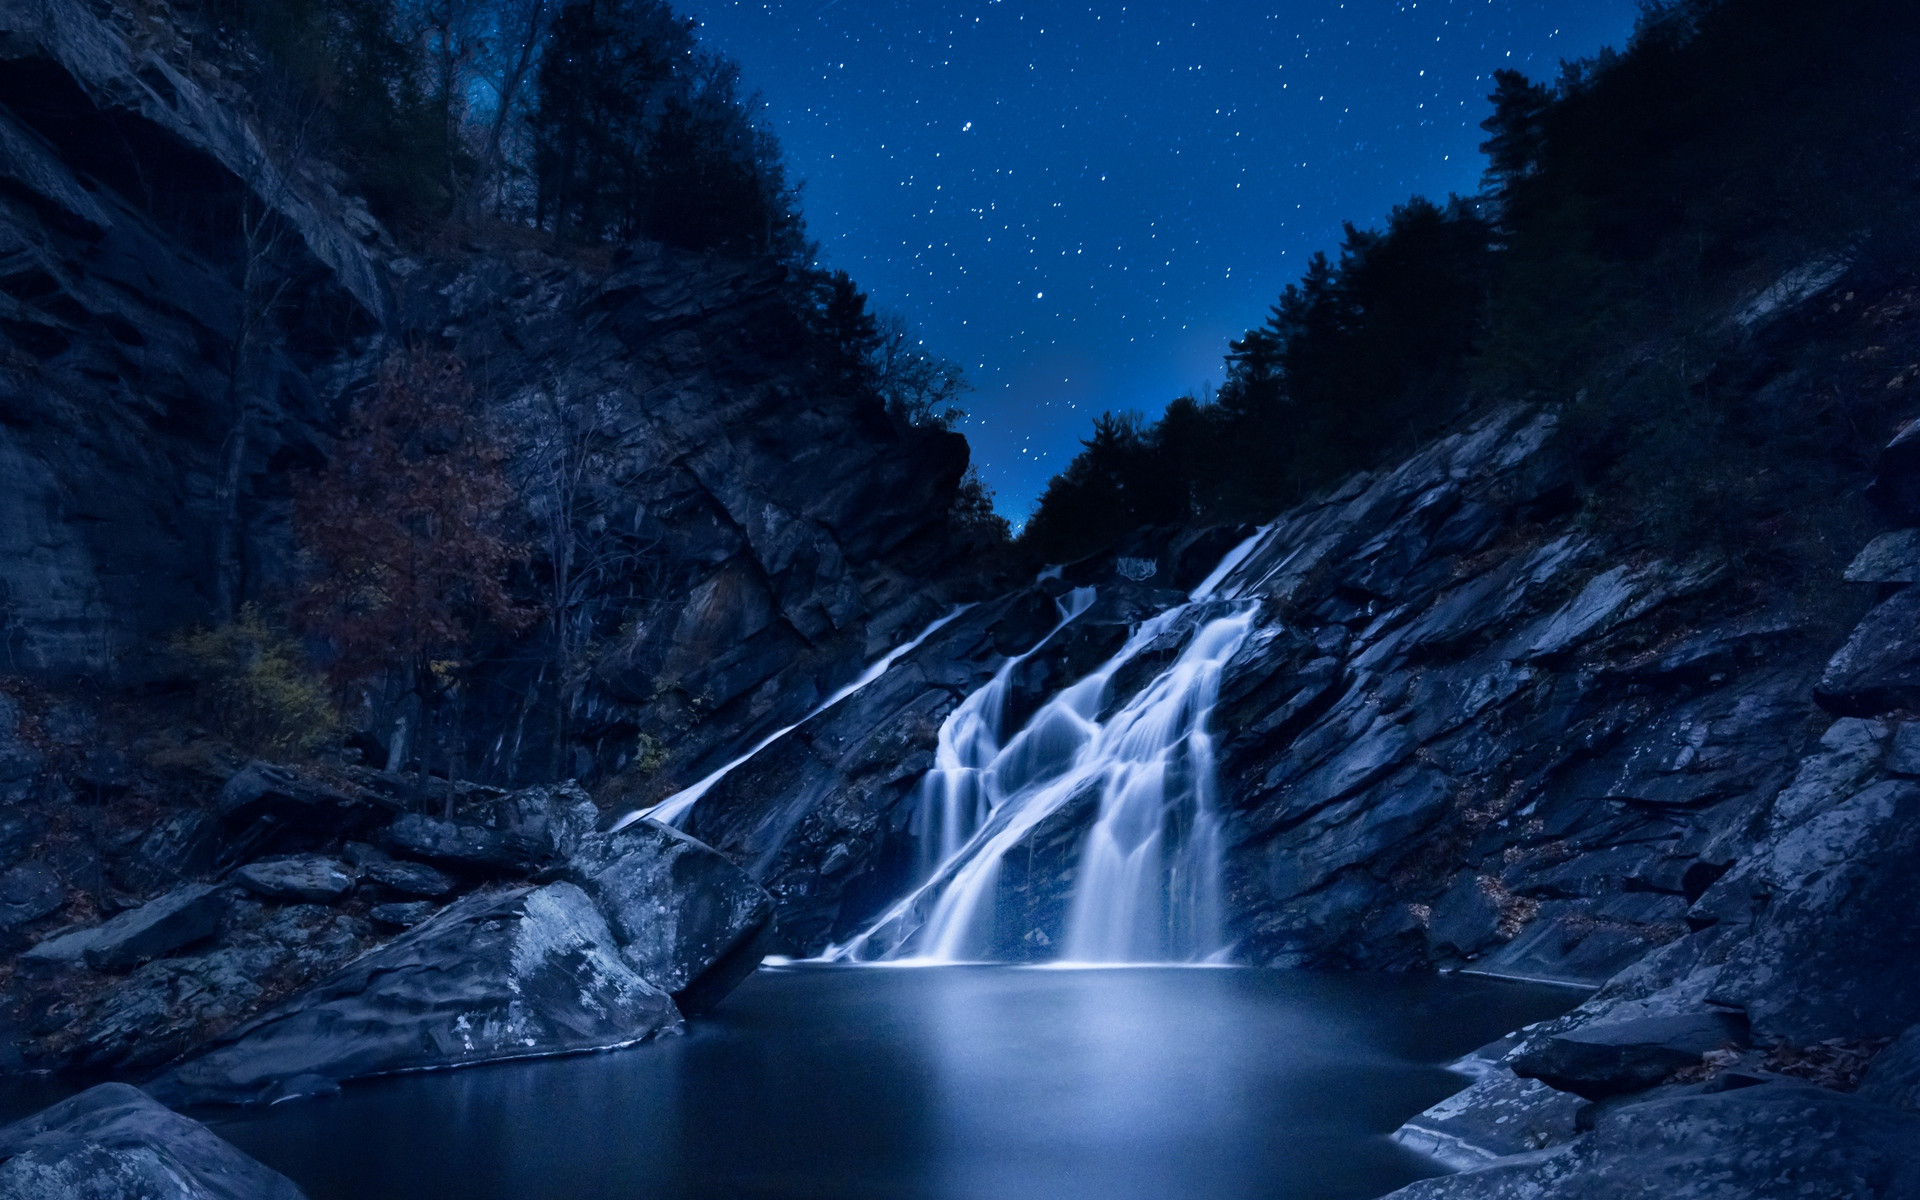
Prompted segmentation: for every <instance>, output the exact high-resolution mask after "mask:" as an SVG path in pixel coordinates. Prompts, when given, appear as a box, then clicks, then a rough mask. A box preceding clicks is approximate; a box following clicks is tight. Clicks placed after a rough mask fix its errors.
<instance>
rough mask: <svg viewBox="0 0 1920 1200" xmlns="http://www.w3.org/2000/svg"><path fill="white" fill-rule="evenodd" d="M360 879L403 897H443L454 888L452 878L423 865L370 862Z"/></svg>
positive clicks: (364, 867)
mask: <svg viewBox="0 0 1920 1200" xmlns="http://www.w3.org/2000/svg"><path fill="white" fill-rule="evenodd" d="M361 878H363V879H365V880H367V881H368V882H369V883H376V884H379V885H380V886H381V887H383V888H387V889H389V890H390V891H395V892H399V893H400V894H402V895H405V896H444V895H446V894H447V893H448V892H451V891H452V890H453V888H454V881H453V877H452V876H450V875H447V874H446V873H445V872H442V871H436V870H434V869H433V868H432V867H429V866H427V865H426V864H425V863H410V862H396V861H394V860H392V859H386V860H383V861H370V862H368V863H367V864H366V865H365V866H363V867H362V868H361Z"/></svg>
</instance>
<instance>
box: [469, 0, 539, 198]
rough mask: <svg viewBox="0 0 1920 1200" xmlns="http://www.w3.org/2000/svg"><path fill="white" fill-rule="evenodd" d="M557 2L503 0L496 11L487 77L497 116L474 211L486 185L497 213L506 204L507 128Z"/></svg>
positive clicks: (477, 180)
mask: <svg viewBox="0 0 1920 1200" xmlns="http://www.w3.org/2000/svg"><path fill="white" fill-rule="evenodd" d="M556 7H558V5H557V2H556V0H505V2H504V3H502V4H501V5H500V6H499V7H498V9H497V10H496V15H495V20H494V27H493V28H494V36H493V39H492V41H491V42H490V49H491V50H492V51H493V53H492V54H491V55H490V56H489V57H490V58H491V59H492V61H493V64H494V66H495V70H494V71H493V72H490V73H489V74H488V75H487V76H486V77H485V79H486V83H487V86H488V87H489V88H490V89H491V90H492V92H493V96H494V109H493V119H492V120H491V121H489V122H488V123H487V133H486V140H485V141H484V142H483V143H482V144H481V149H480V161H479V164H478V169H477V170H475V172H474V176H473V187H472V189H471V190H470V191H469V193H468V197H467V204H468V208H469V210H470V211H471V212H473V213H475V214H477V213H478V211H479V208H480V204H481V202H482V197H483V194H484V192H485V191H486V189H488V188H491V189H492V191H493V210H494V212H495V214H498V213H499V212H500V209H501V207H502V205H503V204H504V203H505V198H506V188H505V175H506V161H505V159H506V135H507V130H508V129H509V128H510V127H511V125H512V123H513V120H514V118H515V117H516V116H517V115H518V114H519V112H520V105H521V92H522V91H523V90H524V89H525V87H526V83H527V81H528V80H529V79H531V78H532V77H533V72H534V68H535V67H536V66H537V65H538V64H539V59H540V47H541V45H542V43H544V42H545V40H546V36H547V26H548V24H549V23H550V22H551V19H552V16H553V10H554V9H555V8H556Z"/></svg>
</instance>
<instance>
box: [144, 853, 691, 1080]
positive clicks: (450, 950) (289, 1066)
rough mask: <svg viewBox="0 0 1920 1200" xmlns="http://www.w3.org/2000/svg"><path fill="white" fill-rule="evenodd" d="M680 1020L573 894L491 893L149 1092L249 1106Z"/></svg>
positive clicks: (592, 1045)
mask: <svg viewBox="0 0 1920 1200" xmlns="http://www.w3.org/2000/svg"><path fill="white" fill-rule="evenodd" d="M679 1024H680V1015H679V1013H678V1012H677V1011H676V1010H675V1009H674V1006H673V1001H672V1000H670V999H669V998H668V997H667V995H666V993H665V992H663V991H661V990H660V989H658V988H655V987H654V986H652V985H651V984H649V983H648V982H647V981H646V980H644V979H642V978H641V977H640V976H639V975H637V974H635V973H634V971H633V970H632V969H631V968H630V967H628V966H627V965H626V963H625V962H623V961H622V960H621V957H620V954H619V948H618V945H617V943H616V942H615V940H614V937H613V935H612V934H611V933H610V932H609V931H608V929H607V924H606V920H605V918H604V917H602V916H601V915H600V912H599V910H598V909H596V908H595V907H594V905H593V902H592V901H591V900H590V899H588V898H587V896H586V894H585V893H584V892H582V891H581V890H580V889H579V888H577V887H575V886H573V885H572V884H568V883H554V884H549V885H547V886H546V887H543V888H525V887H522V888H509V889H506V890H504V891H493V890H485V891H481V892H477V893H475V894H473V895H471V896H467V897H465V898H463V899H461V900H459V901H456V902H455V903H454V904H452V905H450V906H449V907H448V908H447V909H446V910H445V911H443V912H441V913H440V914H439V915H437V916H435V917H433V918H432V919H430V920H428V921H426V922H425V923H423V924H421V925H419V926H417V927H415V928H414V929H412V930H410V931H409V932H407V933H405V934H403V935H401V936H400V937H398V938H395V939H394V940H393V941H391V942H389V943H387V944H386V945H384V946H382V947H380V948H379V949H378V950H375V951H373V952H372V953H370V954H367V955H364V956H362V957H361V958H359V959H357V960H355V961H354V962H353V963H352V964H350V965H349V966H347V967H346V968H344V969H342V970H341V971H339V972H337V973H336V974H334V975H332V976H330V977H329V978H327V979H326V980H323V981H322V982H321V983H319V984H318V985H317V986H315V987H313V988H311V989H309V990H308V991H306V992H304V993H302V994H301V995H300V996H298V997H297V998H295V999H294V1000H292V1001H290V1002H288V1003H287V1004H284V1005H281V1006H280V1007H278V1008H276V1009H274V1010H272V1011H270V1012H268V1013H266V1014H264V1015H263V1016H261V1017H259V1018H257V1019H256V1020H254V1021H251V1022H249V1023H247V1024H246V1025H243V1026H241V1027H240V1028H239V1029H237V1030H235V1031H234V1032H233V1033H232V1034H230V1035H228V1036H227V1037H225V1038H223V1039H221V1041H220V1042H219V1043H217V1044H216V1045H215V1046H214V1047H213V1048H212V1049H211V1050H208V1051H207V1052H206V1053H204V1054H201V1055H199V1056H197V1057H196V1058H194V1059H193V1060H192V1061H190V1062H188V1063H185V1064H183V1065H182V1066H180V1067H176V1068H175V1069H173V1070H172V1071H170V1072H168V1073H167V1074H166V1075H164V1076H162V1077H161V1079H160V1080H159V1081H158V1082H157V1083H156V1084H155V1085H154V1091H155V1093H156V1094H157V1095H159V1096H161V1097H162V1098H164V1099H166V1100H168V1101H169V1102H178V1101H187V1102H200V1103H207V1102H213V1103H244V1102H248V1101H253V1100H256V1099H259V1098H261V1097H262V1093H264V1092H265V1091H266V1089H268V1088H269V1087H272V1086H273V1085H275V1084H277V1083H280V1082H281V1081H283V1080H287V1079H292V1078H294V1077H295V1076H300V1075H320V1076H324V1077H326V1078H330V1079H336V1080H338V1079H355V1078H360V1077H363V1076H367V1075H381V1074H388V1073H391V1072H394V1071H411V1070H425V1069H432V1068H440V1067H456V1066H463V1065H466V1064H469V1063H477V1062H493V1061H498V1060H500V1059H506V1058H523V1057H530V1056H533V1055H538V1054H564V1053H570V1052H577V1051H582V1050H605V1049H610V1048H612V1047H615V1046H624V1045H630V1044H632V1043H634V1042H639V1041H643V1040H645V1039H646V1038H649V1037H652V1036H654V1035H656V1034H659V1033H663V1032H670V1031H673V1030H676V1029H678V1028H679Z"/></svg>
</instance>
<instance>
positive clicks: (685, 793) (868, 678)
mask: <svg viewBox="0 0 1920 1200" xmlns="http://www.w3.org/2000/svg"><path fill="white" fill-rule="evenodd" d="M972 607H973V605H971V604H962V605H960V606H959V607H957V608H955V609H954V610H953V611H952V612H950V613H948V614H947V615H946V616H944V617H941V618H940V619H938V620H936V621H935V622H934V623H933V624H931V625H929V626H927V627H926V628H925V629H923V630H921V631H920V635H919V636H918V637H916V638H914V639H913V640H912V641H910V642H905V643H903V644H901V645H898V646H895V647H894V648H893V649H892V650H890V651H888V652H887V654H886V655H885V656H884V657H882V658H880V659H879V660H877V661H876V662H874V663H872V664H870V665H869V666H868V667H867V669H866V670H865V671H864V672H862V673H861V675H860V677H859V678H858V679H855V680H854V681H853V682H852V683H849V684H847V685H846V686H845V687H843V688H841V689H840V690H839V691H837V692H835V693H834V694H833V695H831V696H828V697H827V698H826V699H825V700H822V701H821V702H820V703H819V704H816V705H815V706H814V707H813V709H812V711H810V712H808V713H807V715H806V716H804V717H801V718H800V719H799V720H798V721H795V722H794V723H793V724H791V725H787V726H783V727H782V728H780V729H776V730H774V731H773V732H772V733H770V734H768V735H767V736H766V737H764V738H761V739H760V740H759V741H758V742H756V743H754V746H753V749H751V750H749V751H747V752H746V753H745V754H742V755H741V756H740V757H739V758H736V759H734V760H733V761H732V762H730V763H728V764H726V765H725V766H723V767H721V768H720V769H719V770H717V771H715V772H713V773H712V774H711V775H708V776H707V777H706V778H704V779H702V780H700V781H699V782H698V783H695V784H693V785H692V786H691V787H685V788H681V789H680V790H679V791H677V792H675V793H674V794H673V795H671V796H668V797H667V798H666V799H665V800H662V801H660V803H658V804H655V805H653V806H651V807H649V808H642V809H636V810H635V811H633V812H630V813H628V814H627V815H626V816H624V817H621V818H620V820H619V821H617V822H615V823H614V826H613V828H614V830H615V831H618V830H621V829H625V828H626V827H627V826H629V825H631V824H633V823H634V822H635V821H638V820H640V819H641V818H643V817H648V818H651V819H653V820H655V821H660V822H662V823H664V824H668V825H674V824H677V823H678V822H679V820H680V818H682V817H684V816H686V815H687V810H689V809H691V808H692V807H693V806H694V805H695V804H697V803H699V801H700V798H701V797H702V796H704V795H706V794H707V793H708V792H709V791H711V790H712V789H713V785H714V784H716V783H719V782H720V781H721V780H722V779H725V778H726V777H727V776H728V775H729V774H731V773H732V772H733V771H734V770H736V769H737V768H739V767H741V766H743V765H745V764H746V762H747V760H748V759H750V758H752V757H753V756H754V755H756V754H758V753H760V752H761V751H762V750H765V749H766V748H767V747H768V746H771V745H773V744H774V743H775V742H777V741H779V740H780V739H781V738H783V737H785V736H787V735H788V734H790V733H792V732H793V731H794V730H796V729H798V728H800V727H801V726H802V725H805V724H806V723H807V722H808V721H811V720H813V719H814V718H815V717H817V716H819V715H820V714H821V713H823V712H825V711H827V710H828V709H830V708H832V707H833V706H834V705H836V704H838V703H840V702H841V701H842V700H845V699H846V698H847V697H849V696H851V695H853V694H854V693H855V692H857V691H860V690H861V689H862V688H864V687H866V686H867V685H868V684H870V683H872V682H873V681H875V680H876V679H879V678H880V677H881V676H882V675H885V674H886V673H887V670H888V668H890V667H892V666H893V664H894V663H896V662H899V661H900V660H901V659H902V658H905V657H906V656H907V655H909V654H911V653H913V652H914V651H915V650H918V649H919V648H920V645H921V643H923V642H925V641H926V640H927V639H928V638H930V637H932V636H933V635H934V634H936V633H938V632H940V630H942V629H944V628H945V627H946V626H947V625H949V624H951V623H952V622H953V621H954V620H955V618H957V617H959V616H960V614H961V613H964V612H966V611H967V610H968V609H970V608H972Z"/></svg>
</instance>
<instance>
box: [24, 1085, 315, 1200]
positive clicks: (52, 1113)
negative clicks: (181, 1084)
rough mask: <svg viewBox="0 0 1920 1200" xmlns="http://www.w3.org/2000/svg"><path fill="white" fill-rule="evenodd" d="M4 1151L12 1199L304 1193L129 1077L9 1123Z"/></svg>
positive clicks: (284, 1198)
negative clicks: (159, 1101) (128, 1082)
mask: <svg viewBox="0 0 1920 1200" xmlns="http://www.w3.org/2000/svg"><path fill="white" fill-rule="evenodd" d="M0 1159H4V1160H5V1161H4V1162H0V1196H6V1197H8V1198H9V1200H82V1198H84V1200H302V1196H301V1192H300V1189H299V1188H297V1187H295V1186H294V1185H293V1183H292V1182H291V1181H290V1180H288V1179H287V1178H286V1177H285V1176H282V1175H279V1174H276V1173H275V1172H273V1171H270V1170H268V1169H267V1168H266V1167H263V1166H261V1165H260V1164H259V1163H257V1162H255V1161H254V1160H253V1159H251V1158H248V1157H247V1156H246V1155H244V1154H242V1153H241V1152H240V1151H238V1150H236V1149H234V1148H233V1147H232V1146H230V1145H228V1144H227V1143H226V1142H224V1141H222V1140H220V1139H219V1138H218V1137H215V1136H214V1134H213V1133H212V1132H211V1131H210V1130H208V1129H207V1127H206V1126H204V1125H202V1124H200V1123H199V1122H197V1121H190V1120H188V1119H187V1118H186V1117H183V1116H180V1115H179V1114H178V1113H175V1112H172V1111H170V1110H168V1109H167V1108H165V1107H164V1106H162V1105H159V1104H156V1103H154V1101H153V1100H152V1099H151V1098H150V1097H148V1096H147V1095H146V1094H145V1093H143V1092H141V1091H140V1090H139V1089H138V1088H132V1087H128V1086H127V1085H126V1084H124V1083H103V1084H101V1085H100V1086H98V1087H95V1088H90V1089H88V1090H87V1091H84V1092H81V1093H80V1094H79V1095H78V1096H74V1097H72V1098H71V1099H68V1100H63V1101H61V1102H60V1103H58V1104H56V1105H53V1106H52V1107H51V1108H48V1109H45V1110H43V1111H41V1112H39V1113H36V1114H35V1115H33V1116H31V1117H28V1118H26V1119H25V1120H23V1121H16V1122H14V1123H13V1124H12V1125H9V1126H7V1127H6V1128H4V1129H0Z"/></svg>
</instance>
